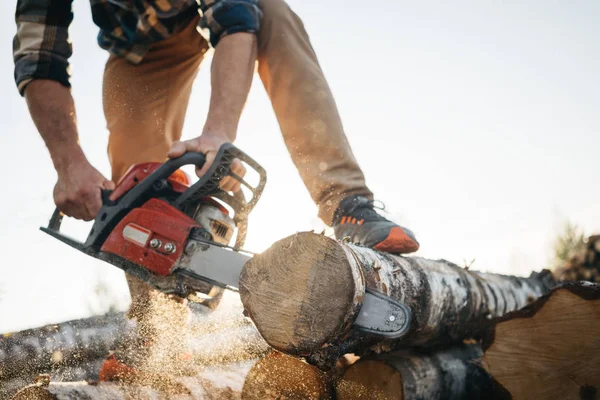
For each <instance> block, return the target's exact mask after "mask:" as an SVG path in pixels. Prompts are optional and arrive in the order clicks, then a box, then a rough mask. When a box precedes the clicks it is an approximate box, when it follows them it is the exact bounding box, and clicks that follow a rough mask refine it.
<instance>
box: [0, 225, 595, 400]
mask: <svg viewBox="0 0 600 400" xmlns="http://www.w3.org/2000/svg"><path fill="white" fill-rule="evenodd" d="M598 242H599V240H598V239H594V240H593V243H594V244H590V243H592V241H590V242H588V250H589V249H594V251H596V245H595V243H598ZM599 247H600V246H599ZM594 254H595V256H594V257H596V258H593V259H592V258H590V259H589V260H590V261H589V263H588V264H585V265H586V266H594V265H595V266H596V268H597V266H598V260H599V258H597V255H598V254H599V253H597V252H596V253H594ZM586 262H588V261H586ZM569 269H574V267H571V268H569ZM585 269H590V268H588V267H586V268H585ZM555 276H556V275H555ZM367 291H369V292H379V293H381V294H384V295H386V296H388V297H389V298H391V299H393V300H394V301H396V302H399V303H402V304H404V305H405V306H407V307H409V308H410V310H411V314H410V318H409V319H408V321H407V322H408V324H409V325H408V329H407V331H406V332H405V333H404V334H403V335H402V336H400V337H396V338H393V339H391V338H386V337H383V336H381V335H378V334H375V333H373V332H367V331H365V330H364V329H360V328H359V327H357V326H356V324H355V321H356V319H357V316H358V314H359V312H360V311H361V307H362V305H363V301H364V299H365V294H366V293H367ZM240 299H241V303H242V304H240V305H239V310H237V311H239V313H240V314H241V311H242V310H243V312H244V314H245V315H246V316H247V317H249V318H248V319H246V320H245V321H246V323H242V322H241V321H244V320H243V319H241V318H240V317H237V318H238V319H236V318H235V317H232V315H231V314H230V315H229V317H227V318H223V316H222V315H220V316H219V315H217V316H216V317H213V315H214V314H215V313H218V312H219V310H218V309H217V310H216V311H213V312H212V313H211V314H205V315H201V316H200V317H199V318H197V321H196V323H197V324H198V329H197V330H196V332H195V337H194V338H193V339H192V341H191V342H190V343H193V347H194V349H195V350H194V352H195V354H194V357H195V360H196V362H197V363H198V365H200V366H202V368H199V369H198V370H197V372H196V373H195V374H194V376H191V377H190V376H188V377H181V376H171V375H170V374H169V371H165V373H164V374H161V375H160V377H154V376H149V377H148V379H147V381H136V382H120V383H119V384H115V383H107V382H101V383H88V382H85V381H83V382H71V383H55V382H49V381H48V379H47V378H46V377H44V376H42V377H39V378H38V382H37V383H36V384H34V385H31V386H29V387H26V388H24V389H22V390H21V391H20V392H19V393H18V394H16V395H15V397H14V399H15V400H23V399H53V400H56V399H59V400H60V399H72V398H82V397H85V398H89V399H125V398H136V399H138V398H139V399H150V398H152V399H155V398H156V399H170V398H177V399H201V398H223V399H239V398H242V399H341V400H344V399H378V400H386V399H408V400H410V399H415V400H416V399H432V400H435V399H449V400H453V399H457V400H458V399H481V398H486V399H511V398H513V399H571V398H573V399H584V400H592V399H598V398H599V396H600V393H599V389H600V352H599V351H598V348H599V347H600V285H598V284H595V283H588V282H567V283H565V282H559V281H557V280H555V278H554V277H553V275H552V273H550V271H546V270H544V271H542V272H540V273H533V274H531V276H529V277H517V276H505V275H499V274H488V273H481V272H476V271H472V270H468V269H466V268H461V267H458V266H457V265H454V264H452V263H450V262H448V261H445V260H428V259H424V258H420V257H403V256H397V255H390V254H385V253H380V252H377V251H375V250H372V249H368V248H365V247H361V246H356V245H353V244H350V243H345V242H339V241H336V240H333V239H331V238H328V237H325V236H322V235H316V234H313V233H299V234H296V235H293V236H290V237H288V238H285V239H283V240H281V241H279V242H277V243H275V244H273V245H272V246H271V247H270V248H269V249H268V250H266V251H265V252H263V253H262V254H259V255H256V256H254V257H253V258H252V259H251V260H250V261H249V262H248V263H247V264H246V266H245V267H244V270H243V272H242V276H241V279H240ZM249 321H252V322H253V324H249V323H248V322H249ZM111 324H112V326H113V328H107V329H108V330H110V329H112V330H114V332H120V333H119V334H118V335H113V336H112V339H108V338H107V336H106V335H104V336H102V335H100V336H98V337H104V338H105V339H102V340H105V342H103V343H104V344H102V345H91V348H94V349H96V350H95V352H96V353H97V355H99V354H101V353H102V356H104V353H105V350H106V349H107V348H108V347H113V346H114V343H109V342H108V341H109V340H113V341H116V340H118V339H115V338H116V337H118V336H119V337H127V336H128V335H130V333H128V332H130V331H131V327H130V326H129V325H128V324H130V322H128V321H125V320H124V319H123V318H122V317H121V316H118V317H117V318H116V319H115V320H114V321H113V322H110V321H105V322H104V325H105V326H111ZM82 326H83V325H82ZM65 329H66V328H63V330H65ZM77 329H78V330H80V331H81V332H83V331H84V330H85V328H82V327H79V328H77ZM67 330H68V329H67ZM40 332H41V331H40ZM44 334H45V335H46V336H48V335H49V336H48V337H52V335H51V334H49V333H48V332H46V333H44ZM16 335H21V334H16ZM23 335H24V337H31V336H32V334H31V333H29V334H23ZM27 335H29V336H27ZM35 335H38V336H39V337H40V338H41V337H43V335H42V334H41V333H36V334H33V336H35ZM62 335H63V336H65V333H64V332H63V333H62ZM79 336H83V337H88V338H90V337H92V336H93V335H90V334H87V335H86V334H83V335H82V334H81V333H80V334H79ZM16 337H17V336H13V338H12V339H15V338H16ZM12 339H10V337H9V338H5V339H2V340H0V363H2V364H1V365H4V362H3V360H8V358H7V357H6V354H7V352H6V348H7V346H6V345H3V342H6V341H7V340H12ZM53 340H57V343H58V342H61V340H59V339H53ZM63 342H64V343H63ZM92 342H94V340H91V339H88V340H87V346H88V347H90V343H92ZM19 343H28V341H27V340H23V338H20V339H19ZM39 343H42V342H41V341H40V342H39ZM61 343H63V345H62V346H63V347H64V346H66V347H67V349H68V345H67V344H66V341H65V340H62V342H61ZM245 343H247V344H245ZM267 345H268V346H270V348H271V349H272V350H271V351H270V352H267V351H266V350H267ZM3 346H4V347H3ZM20 346H21V348H22V350H19V351H18V352H19V353H20V352H23V353H24V354H28V353H27V351H29V356H25V357H21V358H19V357H16V358H14V357H13V358H14V360H21V361H16V362H14V366H13V367H12V368H9V369H6V368H4V370H5V371H9V372H8V373H7V372H4V375H2V374H0V387H2V385H3V383H4V382H5V380H4V381H3V379H5V378H4V377H5V376H15V373H16V372H18V370H19V369H20V368H25V369H29V370H32V371H33V370H34V371H35V372H37V373H39V372H46V370H48V358H49V357H50V359H51V360H53V359H52V357H53V356H52V354H54V353H55V351H56V349H54V347H52V346H46V347H45V346H44V345H42V344H39V345H37V346H36V345H29V346H25V347H23V345H22V344H20ZM78 346H79V345H78ZM244 346H247V347H248V348H245V350H244V351H245V353H246V354H247V356H246V357H242V358H240V357H230V356H228V354H230V353H232V352H235V350H236V349H239V348H244ZM27 348H40V349H47V351H46V350H44V351H46V353H44V354H45V355H44V356H43V357H40V356H36V355H35V354H36V353H35V351H31V350H25V349H27ZM3 351H4V353H3ZM36 351H37V350H36ZM60 351H61V354H63V357H65V354H69V355H68V356H67V357H66V358H68V359H69V360H70V361H69V362H70V363H76V361H75V360H77V359H78V357H79V359H80V360H82V359H83V358H84V356H83V355H81V356H73V355H72V354H79V353H76V352H74V351H71V353H72V354H71V353H69V352H68V351H66V350H64V349H62V350H60ZM96 353H94V354H96ZM11 354H14V351H13V352H12V353H11ZM215 354H216V355H217V356H215ZM97 355H95V356H94V357H96V356H97ZM2 357H4V359H3V358H2ZM94 357H89V358H88V359H87V360H86V361H82V362H81V364H82V365H84V364H85V365H92V364H93V363H94V362H95V361H93V360H95V359H96V358H94ZM257 357H260V358H257ZM29 358H30V359H29ZM55 358H56V359H57V360H58V359H59V358H60V357H58V356H56V357H55ZM53 362H54V361H53ZM44 363H45V364H44ZM38 365H43V366H45V367H44V368H42V367H39V368H38V367H37V366H38ZM60 365H67V364H64V363H63V364H60ZM51 369H52V368H51ZM52 371H58V365H55V367H54V369H52ZM7 374H8V375H7ZM28 376H29V375H28ZM52 378H53V380H55V375H52ZM79 379H85V380H89V379H90V378H89V377H86V378H79ZM91 379H96V378H95V377H92V378H91ZM28 380H29V382H32V381H33V377H31V376H29V377H28ZM44 396H45V397H44Z"/></svg>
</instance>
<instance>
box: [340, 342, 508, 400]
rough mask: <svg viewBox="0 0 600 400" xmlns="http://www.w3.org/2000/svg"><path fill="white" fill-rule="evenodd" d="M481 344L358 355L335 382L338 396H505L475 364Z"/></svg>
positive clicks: (413, 399) (409, 399)
mask: <svg viewBox="0 0 600 400" xmlns="http://www.w3.org/2000/svg"><path fill="white" fill-rule="evenodd" d="M482 356H483V351H482V349H481V345H479V344H476V343H473V344H461V345H456V346H453V347H450V348H447V349H444V350H440V351H437V352H429V353H417V352H408V351H404V352H393V353H388V354H385V355H378V356H374V357H372V358H370V359H361V360H359V361H358V362H356V363H355V364H353V365H352V366H350V367H349V368H348V369H347V370H346V372H345V373H344V375H343V377H342V378H341V379H340V380H339V381H338V382H337V383H336V389H335V390H336V395H337V397H336V398H337V399H338V400H347V399H378V400H417V399H427V400H442V399H444V400H463V399H464V400H469V399H472V400H479V399H508V398H510V396H508V394H507V393H506V392H505V391H503V389H502V388H501V387H499V386H498V385H497V384H496V383H495V382H494V381H493V379H492V377H491V376H490V375H489V374H488V373H487V372H486V370H485V369H484V368H483V367H481V365H480V364H479V362H480V360H481V358H482Z"/></svg>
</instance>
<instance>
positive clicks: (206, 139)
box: [167, 133, 246, 192]
mask: <svg viewBox="0 0 600 400" xmlns="http://www.w3.org/2000/svg"><path fill="white" fill-rule="evenodd" d="M223 143H229V140H228V139H227V138H225V137H223V136H219V135H215V134H210V133H203V134H202V135H201V136H199V137H197V138H195V139H190V140H186V141H184V142H180V141H177V142H175V143H173V146H172V147H171V150H169V152H168V153H167V156H168V157H169V158H177V157H179V156H182V155H183V154H184V153H186V152H188V151H195V152H198V153H202V154H204V155H206V162H205V163H204V166H203V167H202V169H196V175H198V177H201V176H202V175H204V174H205V173H206V171H208V168H210V166H211V165H212V163H213V161H214V159H215V155H216V154H217V151H218V150H219V147H221V145H222V144H223ZM231 172H233V173H234V174H236V175H238V176H240V177H244V175H246V168H245V167H244V165H243V164H242V162H241V161H240V160H238V159H237V158H236V159H235V160H233V163H231ZM220 186H221V189H222V190H224V191H226V192H230V191H231V192H237V191H239V190H240V183H239V182H238V181H237V180H235V179H233V178H232V177H230V176H227V177H225V178H224V179H223V180H222V181H221V183H220Z"/></svg>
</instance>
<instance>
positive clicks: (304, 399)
mask: <svg viewBox="0 0 600 400" xmlns="http://www.w3.org/2000/svg"><path fill="white" fill-rule="evenodd" d="M330 395H331V392H330V388H329V386H328V384H327V377H326V376H325V374H324V373H323V372H321V371H320V370H319V369H317V368H315V367H313V366H311V365H309V364H307V363H305V362H303V361H301V360H299V359H297V358H295V357H292V356H288V355H286V354H283V353H279V352H277V351H273V352H271V353H269V354H267V355H266V356H265V357H263V358H262V359H260V360H259V361H258V362H257V363H256V364H255V365H254V366H253V367H252V368H251V369H250V371H249V372H248V375H247V376H246V381H245V382H244V387H243V389H242V399H245V400H258V399H264V400H321V399H330V398H331V397H330Z"/></svg>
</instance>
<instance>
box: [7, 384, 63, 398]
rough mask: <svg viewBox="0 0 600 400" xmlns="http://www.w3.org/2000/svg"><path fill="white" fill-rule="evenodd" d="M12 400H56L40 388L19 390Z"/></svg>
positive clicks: (33, 387) (31, 387)
mask: <svg viewBox="0 0 600 400" xmlns="http://www.w3.org/2000/svg"><path fill="white" fill-rule="evenodd" d="M12 400H56V396H54V395H53V394H52V393H50V392H49V391H48V390H47V389H45V388H44V387H42V386H29V387H26V388H23V389H21V390H19V391H18V392H17V393H16V394H15V395H14V396H13V397H12Z"/></svg>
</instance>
